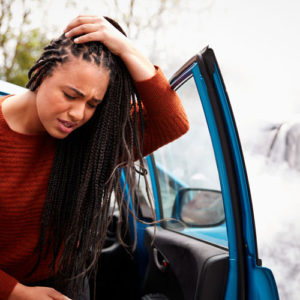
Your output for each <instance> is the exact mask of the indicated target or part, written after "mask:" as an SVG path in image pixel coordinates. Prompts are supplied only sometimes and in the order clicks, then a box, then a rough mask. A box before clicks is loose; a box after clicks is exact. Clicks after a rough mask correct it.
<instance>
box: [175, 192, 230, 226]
mask: <svg viewBox="0 0 300 300" xmlns="http://www.w3.org/2000/svg"><path fill="white" fill-rule="evenodd" d="M176 206H177V209H176V210H177V211H176V216H177V218H178V217H179V218H180V220H181V221H183V222H184V223H185V224H186V225H187V226H189V227H202V226H204V227H206V226H217V225H219V224H221V223H223V222H224V221H225V214H224V207H223V198H222V193H221V192H220V191H215V190H205V189H196V188H195V189H193V188H187V189H181V190H180V191H179V192H178V194H177V196H176Z"/></svg>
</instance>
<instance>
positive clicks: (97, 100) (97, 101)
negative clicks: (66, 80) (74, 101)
mask: <svg viewBox="0 0 300 300" xmlns="http://www.w3.org/2000/svg"><path fill="white" fill-rule="evenodd" d="M67 87H68V88H69V89H71V90H72V91H73V92H75V93H76V94H77V95H78V96H79V97H81V98H83V97H84V96H85V95H84V94H83V93H82V92H80V91H78V90H77V89H75V88H73V87H71V86H67ZM92 101H94V102H96V103H101V102H102V100H100V99H96V98H93V99H92Z"/></svg>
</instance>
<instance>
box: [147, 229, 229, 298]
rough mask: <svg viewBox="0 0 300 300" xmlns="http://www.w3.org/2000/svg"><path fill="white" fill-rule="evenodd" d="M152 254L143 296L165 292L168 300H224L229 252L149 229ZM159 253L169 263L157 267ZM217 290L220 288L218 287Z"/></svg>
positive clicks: (186, 237) (165, 231) (148, 247)
mask: <svg viewBox="0 0 300 300" xmlns="http://www.w3.org/2000/svg"><path fill="white" fill-rule="evenodd" d="M145 246H146V248H147V251H148V255H149V264H148V270H147V273H146V279H145V287H144V293H155V292H159V293H163V294H165V295H166V296H167V297H169V299H172V300H173V299H174V300H177V299H178V300H179V299H181V300H182V299H199V300H204V299H210V300H221V299H224V295H225V291H226V283H227V274H228V266H229V263H228V260H229V256H228V250H225V249H222V248H219V247H216V246H214V245H210V244H208V243H205V242H201V241H199V240H196V239H192V238H190V237H188V236H185V235H181V234H178V233H175V232H172V231H169V230H165V229H163V228H160V227H159V228H156V230H155V228H154V227H148V228H147V229H146V233H145ZM157 252H159V255H160V257H161V260H164V261H165V262H166V264H165V267H164V268H163V269H162V268H160V267H159V266H157V258H156V257H155V256H157V254H156V253H157ZM216 287H218V288H216Z"/></svg>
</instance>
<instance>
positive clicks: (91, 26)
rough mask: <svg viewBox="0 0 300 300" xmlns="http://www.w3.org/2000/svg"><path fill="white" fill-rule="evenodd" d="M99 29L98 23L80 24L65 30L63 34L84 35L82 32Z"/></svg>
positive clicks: (67, 35)
mask: <svg viewBox="0 0 300 300" xmlns="http://www.w3.org/2000/svg"><path fill="white" fill-rule="evenodd" d="M99 29H100V26H99V25H96V24H84V25H80V26H77V27H75V28H73V29H71V30H70V31H68V32H66V33H65V35H66V37H67V38H71V37H73V36H77V35H84V34H88V33H92V32H95V31H97V30H99Z"/></svg>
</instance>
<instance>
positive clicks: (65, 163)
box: [27, 18, 144, 297]
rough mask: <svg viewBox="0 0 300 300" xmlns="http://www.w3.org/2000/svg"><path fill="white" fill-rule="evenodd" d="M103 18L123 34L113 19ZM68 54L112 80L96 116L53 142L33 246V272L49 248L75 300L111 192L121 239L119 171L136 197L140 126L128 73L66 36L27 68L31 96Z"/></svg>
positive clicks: (59, 284) (91, 266) (102, 51)
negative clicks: (116, 211)
mask: <svg viewBox="0 0 300 300" xmlns="http://www.w3.org/2000/svg"><path fill="white" fill-rule="evenodd" d="M106 19H107V20H108V21H110V22H111V23H112V24H113V25H114V26H115V27H117V28H118V29H119V30H120V31H121V32H123V30H122V29H121V28H120V27H119V25H118V24H117V23H116V22H115V21H113V20H111V19H109V18H106ZM123 33H124V32H123ZM124 34H125V33H124ZM72 57H77V58H81V59H83V60H85V61H88V62H90V63H94V64H96V65H98V66H99V67H100V66H101V67H104V68H105V69H107V70H108V71H109V74H110V80H109V85H108V89H107V92H106V94H105V97H104V99H103V101H102V103H101V104H100V105H99V106H98V107H97V109H96V111H95V113H94V115H93V117H92V118H91V119H90V120H89V121H88V122H87V123H86V124H84V125H83V126H81V127H80V128H78V129H76V130H75V131H73V132H72V133H71V134H70V135H69V136H67V137H66V138H64V139H61V140H58V141H57V143H58V144H57V149H56V153H55V157H54V161H53V166H52V171H51V175H50V179H49V184H48V191H47V196H46V201H45V204H44V208H43V214H42V219H41V232H40V236H39V241H38V245H37V248H36V250H37V251H38V261H37V263H36V265H35V267H34V268H33V270H32V271H31V273H30V274H32V273H33V272H34V271H35V270H36V269H37V267H38V265H39V263H40V261H41V259H43V258H44V257H46V255H48V254H49V253H51V252H50V251H52V254H51V255H53V257H52V262H51V266H50V270H51V276H54V278H55V279H56V280H55V283H56V285H55V288H57V289H58V290H60V291H61V292H68V293H69V292H70V291H72V297H74V295H76V294H78V292H80V289H82V282H83V278H84V277H85V276H87V275H88V276H90V275H91V274H92V273H93V272H94V271H95V270H96V265H97V261H98V257H99V255H100V253H101V249H102V247H103V243H104V239H105V236H106V231H107V228H108V225H109V223H110V220H111V217H112V215H111V213H110V207H111V196H112V194H113V193H114V196H115V199H116V202H117V205H118V206H119V209H120V213H121V218H120V221H119V226H118V236H120V228H121V224H122V211H123V210H122V209H121V208H122V205H123V199H124V191H123V190H122V188H121V186H120V176H121V167H123V170H124V172H125V174H126V180H127V183H128V185H129V194H130V195H131V196H133V195H134V189H135V184H136V182H137V179H136V168H135V165H134V160H135V159H138V160H139V164H140V166H141V167H142V168H143V166H144V165H143V161H142V144H143V131H144V123H143V115H142V106H141V102H140V100H139V98H138V97H137V93H136V90H135V87H134V84H133V81H132V78H131V77H130V75H129V72H128V70H127V69H126V67H125V65H124V63H123V62H122V60H121V59H120V58H119V57H118V56H116V55H113V54H112V53H111V52H110V51H109V50H108V49H107V48H106V47H105V46H104V45H103V44H102V43H100V42H88V43H85V44H75V43H74V42H73V39H68V38H66V37H65V35H64V34H63V35H62V36H60V37H59V38H58V39H56V40H53V41H52V42H51V43H50V45H48V46H47V47H45V48H44V52H43V53H42V55H41V57H40V58H39V59H38V60H37V62H36V64H35V65H34V66H33V67H32V68H31V69H30V71H29V82H28V84H27V88H29V89H30V90H31V91H35V90H36V89H37V88H38V87H39V86H40V84H41V83H42V82H43V80H44V79H45V78H46V77H47V76H51V74H52V72H53V71H55V68H56V67H57V66H58V65H61V64H64V63H65V62H67V61H69V60H70V59H71V58H72ZM142 170H143V169H142ZM127 213H128V212H127ZM124 219H126V218H125V217H123V220H124ZM30 274H28V275H30ZM78 288H79V290H78Z"/></svg>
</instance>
